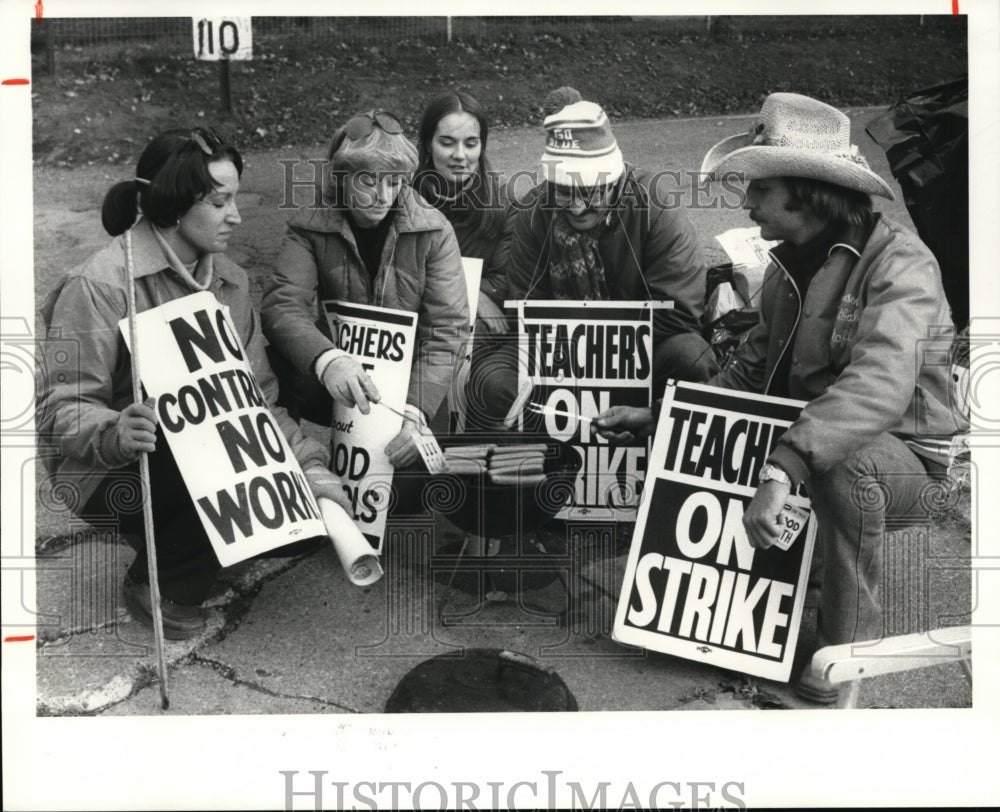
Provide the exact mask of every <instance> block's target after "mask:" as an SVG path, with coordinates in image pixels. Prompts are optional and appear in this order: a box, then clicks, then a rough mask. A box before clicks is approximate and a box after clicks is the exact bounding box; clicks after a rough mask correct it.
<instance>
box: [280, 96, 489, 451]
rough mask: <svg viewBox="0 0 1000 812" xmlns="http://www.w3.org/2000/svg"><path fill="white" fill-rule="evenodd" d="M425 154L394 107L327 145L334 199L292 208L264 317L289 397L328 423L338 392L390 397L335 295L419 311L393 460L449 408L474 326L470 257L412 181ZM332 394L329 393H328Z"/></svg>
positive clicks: (349, 127) (344, 396) (328, 191)
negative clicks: (332, 308)
mask: <svg viewBox="0 0 1000 812" xmlns="http://www.w3.org/2000/svg"><path fill="white" fill-rule="evenodd" d="M416 166H417V150H416V149H415V148H414V146H413V144H412V143H411V142H410V140H409V139H408V138H407V137H406V136H405V135H404V134H403V128H402V125H401V124H400V122H399V120H398V119H396V117H395V116H393V115H392V114H390V113H387V112H386V111H384V110H370V111H368V112H365V113H361V114H359V115H357V116H354V118H352V119H351V120H350V121H348V122H347V123H346V124H345V125H344V126H343V127H340V128H339V129H338V130H337V132H336V133H335V134H334V136H333V139H332V141H331V143H330V147H329V149H328V151H327V167H326V172H325V177H324V180H323V188H322V192H323V203H324V205H323V206H319V207H312V208H308V209H303V210H301V211H299V212H296V213H295V214H293V215H292V217H291V219H290V220H289V223H288V230H287V232H286V234H285V239H284V243H283V244H282V248H281V254H280V255H279V257H278V262H277V265H276V266H275V269H274V275H273V276H272V278H271V283H270V285H269V287H268V289H267V291H266V293H265V294H264V301H263V304H262V306H261V317H262V320H263V324H264V330H265V332H266V333H267V336H268V338H269V339H270V341H271V345H272V348H273V350H274V351H275V352H276V354H278V355H279V356H280V357H281V361H282V372H281V374H282V377H283V382H282V383H283V385H285V384H287V386H285V389H286V393H285V395H284V397H285V398H286V400H287V401H288V402H289V403H290V404H293V405H295V406H296V407H297V408H300V409H301V413H302V414H303V415H304V416H306V417H308V418H310V419H313V417H312V416H311V415H315V419H316V420H318V421H319V422H323V423H325V424H326V425H329V423H330V419H331V417H332V406H331V404H330V400H329V398H332V399H333V400H334V401H336V402H337V403H340V404H341V405H343V406H347V407H353V406H357V407H358V408H359V409H360V410H361V411H362V413H364V414H368V412H369V410H370V408H371V407H370V405H369V404H370V403H373V402H378V400H379V399H380V394H379V392H378V389H377V388H376V387H375V385H374V383H373V381H372V380H371V378H369V376H368V374H367V373H366V372H365V369H364V368H363V366H362V365H361V363H360V362H358V361H357V360H356V359H355V358H354V357H353V356H351V355H349V354H348V353H347V352H345V351H344V350H342V349H340V348H339V347H337V346H336V344H335V343H334V341H333V339H332V338H331V336H330V328H329V326H328V325H327V322H326V317H325V314H324V312H323V310H322V303H323V302H324V301H342V302H350V303H354V304H365V305H375V306H379V307H386V308H392V309H396V310H406V311H408V312H411V313H416V314H418V321H417V331H416V338H417V341H416V351H415V353H414V359H413V370H412V372H411V374H410V382H409V389H408V392H407V401H406V407H405V413H406V419H405V420H404V421H403V427H402V430H401V431H400V433H399V434H398V435H397V437H396V438H394V439H393V440H392V441H390V442H389V444H388V445H387V446H386V453H387V455H388V457H389V459H390V461H391V462H392V464H393V465H394V466H395V467H397V468H399V467H405V466H408V465H410V464H412V463H414V462H415V461H416V460H417V458H418V452H417V449H416V445H415V444H414V442H413V439H414V438H415V437H416V436H417V435H419V434H420V433H422V430H423V428H424V427H425V426H426V425H427V424H428V421H430V420H431V419H432V418H434V417H435V415H436V414H437V413H438V410H439V408H440V406H441V404H442V403H443V401H444V398H445V395H446V393H447V391H448V389H449V387H450V386H451V381H452V376H453V375H454V369H455V359H456V358H457V357H458V355H459V353H460V351H461V348H462V346H463V344H464V343H465V340H466V336H467V335H468V332H469V307H468V303H467V296H466V292H465V283H464V281H463V278H462V261H461V255H460V254H459V250H458V243H457V242H456V240H455V234H454V232H453V231H452V229H451V228H450V227H449V226H448V222H447V221H446V220H445V218H444V217H442V216H441V214H439V213H438V212H437V211H435V210H434V209H433V208H431V207H429V206H427V204H426V203H425V202H424V201H423V199H422V198H421V197H420V196H419V195H418V194H417V193H416V192H414V190H413V189H412V188H411V186H410V183H409V181H410V179H411V177H412V174H413V171H414V170H415V169H416ZM327 394H328V395H329V398H327V397H326V395H327Z"/></svg>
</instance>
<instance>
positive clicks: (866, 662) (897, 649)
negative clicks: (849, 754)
mask: <svg viewBox="0 0 1000 812" xmlns="http://www.w3.org/2000/svg"><path fill="white" fill-rule="evenodd" d="M971 658H972V627H971V626H952V627H950V628H945V629H933V630H931V631H927V632H917V633H916V634H903V635H899V636H897V637H886V638H884V639H882V640H870V641H866V642H860V643H844V644H842V645H839V646H826V647H825V648H821V649H820V650H819V651H817V652H816V653H815V654H814V655H813V658H812V661H811V662H810V664H809V670H810V673H811V674H812V676H814V677H816V678H818V679H826V680H829V681H830V682H832V683H834V684H835V685H838V686H839V694H838V696H837V707H838V708H856V707H857V705H858V692H859V689H860V686H861V680H863V679H868V678H870V677H877V676H881V675H882V674H894V673H896V672H898V671H911V670H913V669H915V668H926V667H928V666H932V665H941V664H943V663H948V662H954V661H955V660H958V661H959V663H960V664H961V666H962V671H963V672H964V673H965V678H966V679H967V680H968V681H969V685H972V663H971Z"/></svg>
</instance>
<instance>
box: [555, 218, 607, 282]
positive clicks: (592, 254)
mask: <svg viewBox="0 0 1000 812" xmlns="http://www.w3.org/2000/svg"><path fill="white" fill-rule="evenodd" d="M604 228H605V226H604V221H603V220H602V221H601V223H600V224H599V225H597V226H595V227H594V228H592V229H591V230H590V231H577V230H576V229H574V228H573V227H572V226H571V225H570V224H569V222H568V221H567V220H566V215H565V213H564V212H562V211H558V212H556V214H555V216H554V217H553V218H552V239H553V243H554V247H555V251H554V252H553V253H554V255H553V259H552V262H551V263H550V264H549V279H550V280H551V284H552V295H553V296H554V297H555V298H556V299H583V300H590V301H602V300H606V299H609V298H610V296H609V295H608V283H607V281H606V280H605V278H604V262H603V261H602V260H601V252H600V251H599V250H598V247H597V241H598V239H599V238H600V236H601V234H603V233H604Z"/></svg>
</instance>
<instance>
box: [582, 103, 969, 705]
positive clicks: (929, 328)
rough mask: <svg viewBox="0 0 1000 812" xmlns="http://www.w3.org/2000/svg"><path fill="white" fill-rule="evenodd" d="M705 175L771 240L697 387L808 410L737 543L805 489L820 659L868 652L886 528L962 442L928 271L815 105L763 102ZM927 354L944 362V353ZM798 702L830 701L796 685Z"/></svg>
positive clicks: (876, 622) (638, 419)
mask: <svg viewBox="0 0 1000 812" xmlns="http://www.w3.org/2000/svg"><path fill="white" fill-rule="evenodd" d="M702 170H703V171H706V172H709V173H712V175H713V176H714V177H715V179H721V178H722V177H724V176H726V175H733V174H739V175H742V176H743V177H744V178H745V179H746V180H748V181H749V184H748V186H747V189H746V201H745V203H744V205H743V208H744V209H746V210H747V211H748V212H749V216H750V219H751V220H753V221H754V222H755V223H757V224H758V225H760V229H761V236H762V237H763V238H764V239H767V240H781V241H782V242H781V244H780V245H779V246H777V247H776V248H775V249H774V250H773V251H772V252H771V259H772V262H771V264H770V265H769V266H768V268H767V270H766V272H765V277H764V284H763V289H762V293H761V312H760V315H761V319H760V322H759V323H758V325H757V326H756V327H754V328H753V329H752V330H751V332H750V334H749V336H748V339H747V341H746V342H745V343H744V344H743V345H741V347H740V350H739V353H738V355H737V359H736V363H735V364H734V365H733V366H732V367H729V368H727V369H726V370H725V371H724V372H722V373H721V374H719V375H718V376H716V377H715V378H713V379H712V380H711V381H709V383H710V384H713V385H717V386H722V387H726V388H729V389H739V390H743V391H750V392H763V393H765V394H769V395H778V396H783V397H791V398H797V399H799V400H804V401H807V404H806V406H805V407H804V408H803V409H802V413H801V415H800V417H799V419H798V420H796V421H795V422H794V423H793V424H792V425H791V426H790V427H789V428H788V430H787V431H786V432H785V433H784V434H783V435H782V437H781V439H780V441H779V442H778V444H777V446H776V447H775V448H774V450H773V451H772V452H771V454H770V456H769V457H768V459H767V462H766V464H765V465H764V466H763V467H762V468H761V470H760V476H759V487H758V488H757V491H756V493H755V495H754V498H753V500H752V501H751V502H750V504H749V505H748V507H747V511H746V513H745V514H744V519H743V524H744V527H745V529H746V532H747V537H748V539H749V541H750V543H751V545H753V546H754V547H757V548H762V549H766V548H768V547H770V546H771V545H772V544H773V543H774V540H775V539H776V538H777V537H778V535H779V529H778V514H779V512H780V511H781V509H782V506H783V505H784V503H785V499H786V498H787V496H788V494H789V492H790V490H791V489H792V488H793V487H798V486H799V485H802V484H805V487H806V489H807V491H808V493H809V496H810V497H811V499H812V506H813V510H815V513H816V518H817V520H818V529H819V532H818V536H817V548H816V549H817V555H819V556H820V557H821V558H822V562H821V574H822V589H821V594H820V603H819V616H818V628H817V638H818V639H817V642H818V645H819V646H827V645H836V644H841V643H852V642H856V641H864V640H877V639H880V638H881V637H882V612H881V603H880V598H879V594H878V592H879V585H880V582H881V578H882V544H883V531H884V527H885V521H886V519H887V518H891V519H893V520H896V521H907V520H912V521H913V522H914V523H916V522H919V521H923V520H925V519H926V515H925V512H926V506H927V505H928V504H929V502H930V501H931V500H929V499H928V497H929V496H930V493H931V492H930V491H928V488H929V486H931V479H932V478H938V477H941V476H942V475H944V473H945V472H946V465H947V461H948V453H947V452H948V446H949V445H950V436H951V435H953V434H955V433H956V432H960V431H964V430H966V428H967V427H968V422H967V420H966V419H965V417H964V416H963V415H962V414H961V413H959V412H958V411H956V410H954V409H952V408H951V398H950V367H949V366H948V365H947V364H945V365H942V364H941V363H940V361H937V362H935V359H936V358H940V352H938V353H937V354H936V355H935V353H934V352H933V351H932V349H933V348H932V347H931V346H930V345H929V343H928V338H929V337H930V336H932V335H935V333H936V334H938V335H942V334H943V335H947V334H948V332H949V328H951V315H950V312H949V309H948V304H947V301H946V299H945V296H944V291H943V289H942V286H941V274H940V271H939V270H938V265H937V262H936V261H935V259H934V256H933V254H931V252H930V251H929V250H928V249H927V247H926V246H925V245H924V244H923V243H922V242H921V241H920V240H919V239H918V238H917V237H916V236H915V235H913V234H912V233H910V232H909V231H907V230H906V229H904V228H902V227H900V226H898V225H896V224H895V223H892V222H890V221H889V220H888V219H886V218H885V217H882V216H881V215H879V214H876V213H874V212H873V211H872V199H871V195H879V196H881V197H886V198H890V199H891V198H892V191H891V190H890V188H889V186H888V185H887V184H886V183H885V181H883V180H882V178H880V177H879V176H878V175H876V174H875V173H874V172H872V171H871V169H869V168H868V164H867V162H866V161H865V159H864V158H863V157H862V156H860V155H859V154H858V149H857V147H856V146H854V145H852V144H851V143H850V120H849V119H848V118H847V116H845V115H844V114H843V113H841V112H840V111H839V110H836V109H835V108H833V107H830V106H829V105H827V104H823V103H822V102H819V101H816V100H815V99H810V98H808V97H806V96H799V95H797V94H793V93H774V94H772V95H770V96H768V97H767V99H766V100H765V101H764V105H763V108H762V109H761V114H760V116H759V118H758V121H757V122H756V123H755V125H754V126H753V127H752V128H751V130H750V132H749V133H741V134H739V135H736V136H732V137H730V138H727V139H725V140H723V141H721V142H720V143H719V144H716V145H715V146H714V147H713V148H712V149H711V150H710V151H709V152H708V154H707V155H706V157H705V160H704V163H703V166H702ZM937 349H938V350H940V349H944V350H945V355H947V343H945V344H944V347H943V348H942V347H941V346H940V342H939V346H938V347H937ZM652 420H653V416H652V414H651V413H650V410H648V409H646V410H640V409H623V408H614V409H611V410H609V411H608V412H606V413H605V414H604V415H601V416H600V417H599V418H598V419H597V421H596V424H597V426H598V431H600V432H601V433H602V434H603V435H604V436H605V437H606V438H607V439H611V440H615V439H618V440H624V441H627V440H630V439H632V437H634V436H636V435H639V436H641V435H642V434H643V433H644V432H648V431H649V430H650V428H651V427H652V425H653V423H652ZM795 689H796V691H797V692H798V693H799V694H800V695H801V696H803V697H805V698H807V699H810V700H813V701H816V702H820V703H832V702H833V701H835V700H836V698H837V689H836V686H834V685H832V684H830V683H829V682H827V681H825V680H819V679H816V678H815V677H812V676H811V674H810V673H809V671H808V670H806V671H805V672H804V673H803V674H802V676H801V677H800V678H799V681H798V683H797V684H796V686H795Z"/></svg>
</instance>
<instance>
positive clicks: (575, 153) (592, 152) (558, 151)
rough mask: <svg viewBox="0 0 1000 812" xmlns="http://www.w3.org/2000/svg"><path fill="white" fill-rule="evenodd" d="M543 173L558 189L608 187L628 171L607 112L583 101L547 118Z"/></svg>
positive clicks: (592, 103)
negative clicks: (564, 187)
mask: <svg viewBox="0 0 1000 812" xmlns="http://www.w3.org/2000/svg"><path fill="white" fill-rule="evenodd" d="M544 127H545V152H544V153H543V154H542V161H541V163H542V174H543V175H544V176H545V177H546V179H547V180H548V181H549V182H550V183H555V184H557V185H558V186H570V187H574V186H576V187H579V186H584V187H591V186H606V185H608V184H610V183H614V182H615V181H616V180H618V179H619V178H620V177H621V176H622V173H623V172H624V171H625V164H624V161H623V160H622V153H621V150H619V149H618V142H617V141H615V137H614V135H613V134H612V132H611V124H610V123H609V122H608V117H607V116H606V115H605V114H604V110H602V109H601V107H600V105H598V104H594V102H588V101H580V102H576V103H574V104H570V105H568V106H566V107H563V108H562V109H561V110H559V111H558V112H556V113H553V114H552V115H550V116H547V117H546V119H545V122H544Z"/></svg>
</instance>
